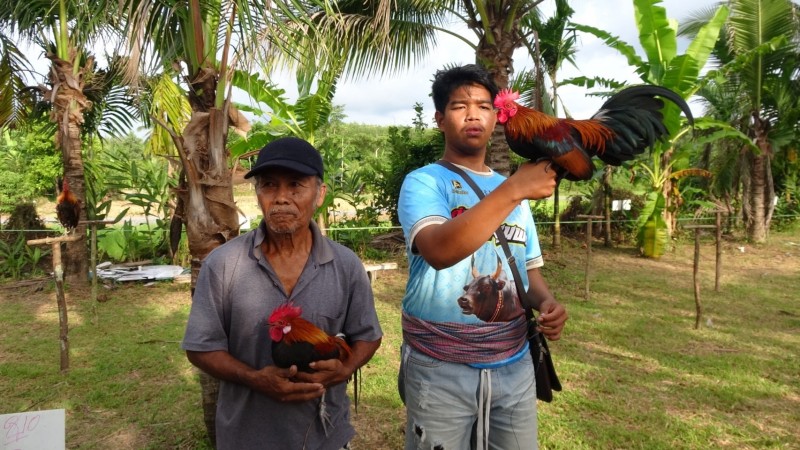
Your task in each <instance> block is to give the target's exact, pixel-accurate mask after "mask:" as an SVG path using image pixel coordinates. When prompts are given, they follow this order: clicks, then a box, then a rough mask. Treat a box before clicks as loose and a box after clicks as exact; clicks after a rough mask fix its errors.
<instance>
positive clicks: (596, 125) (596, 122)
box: [494, 85, 694, 181]
mask: <svg viewBox="0 0 800 450" xmlns="http://www.w3.org/2000/svg"><path fill="white" fill-rule="evenodd" d="M659 97H661V98H665V99H667V100H670V101H672V102H673V103H675V104H676V105H678V107H679V108H680V109H681V111H683V113H684V114H685V115H686V118H687V119H688V121H689V123H690V124H693V123H694V119H693V117H692V111H691V110H690V109H689V105H687V104H686V102H685V101H684V100H683V98H681V97H680V96H679V95H678V94H676V93H675V92H673V91H671V90H669V89H667V88H664V87H661V86H651V85H644V86H632V87H629V88H626V89H623V90H622V91H620V92H618V93H616V94H614V95H612V96H611V97H610V98H609V99H608V100H607V101H606V102H605V103H603V106H601V107H600V110H599V111H597V112H596V113H595V114H594V115H593V116H592V118H591V119H588V120H574V119H559V118H557V117H553V116H549V115H547V114H544V113H542V112H539V111H536V110H534V109H530V108H526V107H524V106H522V105H519V104H517V103H516V100H517V99H518V98H519V94H518V93H516V92H513V91H511V90H509V89H504V90H502V91H501V92H500V93H499V94H497V97H496V98H495V100H494V106H495V107H496V108H497V110H498V111H497V120H498V122H500V123H501V124H502V125H503V127H504V131H505V136H506V141H508V145H509V147H510V148H511V150H512V151H513V152H514V153H516V154H518V155H520V156H522V157H524V158H528V159H530V160H533V161H539V160H542V159H549V160H551V161H552V162H553V164H554V165H556V166H557V170H558V171H559V178H560V177H565V178H567V179H568V180H573V181H576V180H588V179H590V178H591V177H592V174H593V173H594V162H593V161H592V157H594V156H597V157H598V158H600V160H602V161H603V162H604V163H606V164H610V165H613V166H618V165H620V164H622V163H623V162H625V161H629V160H631V159H633V158H635V157H636V155H639V154H641V153H642V152H644V150H645V149H647V148H649V147H652V146H653V144H655V143H656V142H657V141H662V140H664V139H666V138H668V137H669V131H668V130H667V128H666V127H665V126H664V123H663V116H662V114H661V109H662V108H663V107H664V102H663V100H661V98H659Z"/></svg>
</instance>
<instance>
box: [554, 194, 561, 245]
mask: <svg viewBox="0 0 800 450" xmlns="http://www.w3.org/2000/svg"><path fill="white" fill-rule="evenodd" d="M560 186H561V182H560V181H559V182H556V189H555V190H554V191H553V250H555V251H556V252H558V251H559V250H561V214H560V212H561V211H560V209H561V204H560V203H561V202H560V196H559V193H558V188H559V187H560Z"/></svg>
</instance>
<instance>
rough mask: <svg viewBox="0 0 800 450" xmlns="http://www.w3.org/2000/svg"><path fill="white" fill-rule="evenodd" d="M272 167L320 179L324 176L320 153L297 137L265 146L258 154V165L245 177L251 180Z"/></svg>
mask: <svg viewBox="0 0 800 450" xmlns="http://www.w3.org/2000/svg"><path fill="white" fill-rule="evenodd" d="M270 167H285V168H287V169H292V170H294V171H297V172H300V173H302V174H304V175H317V176H318V177H320V178H322V174H323V169H322V156H320V154H319V151H317V149H316V148H314V146H313V145H311V144H309V143H308V142H307V141H305V140H303V139H300V138H296V137H283V138H280V139H276V140H274V141H272V142H270V143H269V144H267V145H265V146H264V148H262V149H261V151H259V152H258V159H256V165H255V166H253V168H252V169H250V171H249V172H247V173H246V174H245V176H244V177H245V178H250V177H252V176H253V175H257V174H259V173H260V172H263V171H264V170H265V169H268V168H270Z"/></svg>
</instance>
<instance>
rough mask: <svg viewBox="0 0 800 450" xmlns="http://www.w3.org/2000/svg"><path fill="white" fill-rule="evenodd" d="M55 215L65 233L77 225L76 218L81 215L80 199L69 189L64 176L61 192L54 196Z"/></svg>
mask: <svg viewBox="0 0 800 450" xmlns="http://www.w3.org/2000/svg"><path fill="white" fill-rule="evenodd" d="M56 217H58V221H59V222H61V225H62V226H63V227H64V230H65V231H66V232H67V233H70V232H72V230H74V229H75V228H77V227H78V220H79V219H80V217H81V204H80V201H79V200H78V198H77V197H75V194H73V193H72V191H70V190H69V183H67V179H66V178H64V182H63V184H62V188H61V193H60V194H58V197H57V198H56Z"/></svg>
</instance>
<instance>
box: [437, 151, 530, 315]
mask: <svg viewBox="0 0 800 450" xmlns="http://www.w3.org/2000/svg"><path fill="white" fill-rule="evenodd" d="M436 164H439V165H440V166H443V167H446V168H448V169H450V170H451V171H453V172H455V173H456V174H458V175H460V176H461V178H463V179H464V181H466V182H467V184H468V185H469V187H471V188H472V190H473V191H475V195H477V196H478V198H479V199H483V191H482V190H481V189H480V188H479V187H478V185H477V184H475V180H473V179H472V177H470V176H469V174H467V172H464V170H463V169H461V168H460V167H458V166H457V165H455V164H453V163H451V162H450V161H445V160H442V159H440V160H438V161H436ZM494 236H495V238H496V239H497V241H498V242H500V246H501V247H503V253H505V255H506V259H507V260H508V267H509V268H511V273H512V274H513V275H514V284H515V285H516V287H517V295H518V296H519V299H520V300H522V299H526V300H527V297H528V293H527V292H526V291H525V289H524V288H525V286H523V285H522V278H521V277H520V274H519V269H518V268H517V263H516V259H515V258H514V255H512V254H511V249H510V248H509V247H508V240H507V239H506V235H505V233H503V228H502V227H498V228H497V230H495V232H494ZM527 303H528V304H529V305H530V304H531V302H527ZM525 315H526V316H527V318H528V319H531V318H532V317H534V316H535V315H534V313H533V309H532V308H525Z"/></svg>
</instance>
